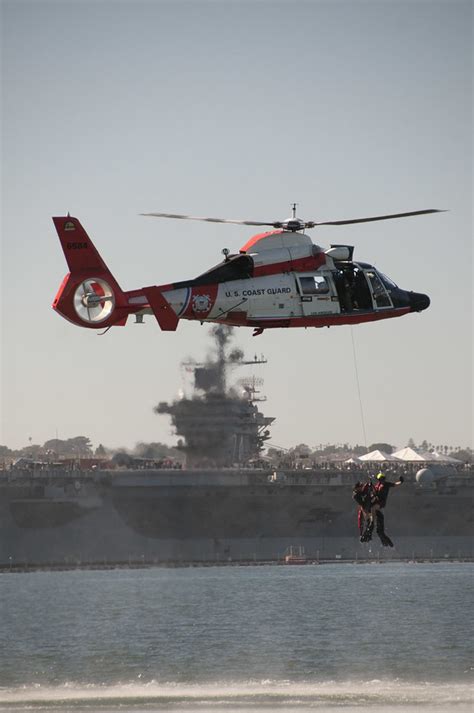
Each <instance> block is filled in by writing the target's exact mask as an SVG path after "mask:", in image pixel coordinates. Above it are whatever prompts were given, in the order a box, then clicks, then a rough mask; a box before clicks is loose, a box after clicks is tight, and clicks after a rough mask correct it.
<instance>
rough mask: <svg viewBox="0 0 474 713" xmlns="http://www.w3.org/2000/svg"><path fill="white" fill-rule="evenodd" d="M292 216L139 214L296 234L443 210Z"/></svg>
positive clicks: (294, 214)
mask: <svg viewBox="0 0 474 713" xmlns="http://www.w3.org/2000/svg"><path fill="white" fill-rule="evenodd" d="M292 212H293V215H292V217H291V218H287V219H286V220H282V221H280V220H275V221H259V220H234V219H231V218H209V217H203V216H196V215H181V214H177V213H141V215H144V216H147V217H151V218H176V219H179V220H203V221H206V222H207V223H232V224H234V225H255V226H268V227H272V228H282V229H283V230H289V231H291V232H296V231H299V230H305V229H306V228H317V227H318V226H320V225H351V224H353V223H372V222H374V221H377V220H393V219H394V218H409V217H411V216H416V215H428V214H429V213H444V212H445V211H444V210H439V209H437V208H428V209H427V210H414V211H409V212H407V213H390V214H387V215H373V216H369V217H367V218H350V219H347V220H324V221H316V220H300V218H297V217H296V204H293V208H292Z"/></svg>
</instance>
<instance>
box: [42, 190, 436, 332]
mask: <svg viewBox="0 0 474 713" xmlns="http://www.w3.org/2000/svg"><path fill="white" fill-rule="evenodd" d="M296 206H297V204H296V203H294V204H293V205H292V215H291V217H290V218H288V219H286V220H283V221H269V222H262V221H253V220H231V219H227V218H206V217H197V216H189V215H181V214H174V213H142V214H141V215H144V216H148V217H156V218H173V219H179V220H201V221H207V222H211V223H231V224H237V225H248V226H259V227H265V228H266V229H267V231H266V232H262V233H258V234H257V235H254V236H253V237H251V238H250V239H249V240H248V241H247V242H246V243H245V244H244V245H243V246H242V248H241V249H240V250H239V252H238V253H235V254H231V253H230V251H229V250H228V249H227V248H225V249H224V250H223V251H222V253H223V255H224V259H223V260H222V261H221V262H220V263H219V264H218V265H216V266H215V267H212V268H211V269H209V270H207V271H206V272H204V273H202V274H201V275H198V277H195V278H193V279H189V280H183V281H181V282H172V283H169V284H164V285H152V286H149V287H141V288H139V289H135V290H129V291H124V290H122V289H121V287H120V286H119V284H118V282H117V280H116V279H115V278H114V276H113V275H112V273H111V272H110V270H109V269H108V267H107V265H106V263H105V262H104V260H103V259H102V257H101V256H100V254H99V252H98V251H97V249H96V248H95V246H94V244H93V243H92V241H91V239H90V238H89V236H88V235H87V233H86V231H85V230H84V228H83V227H82V225H81V223H80V222H79V220H78V219H77V218H73V217H71V216H70V215H69V214H68V215H67V216H66V217H55V218H53V222H54V225H55V227H56V231H57V233H58V236H59V240H60V242H61V247H62V249H63V252H64V256H65V258H66V262H67V264H68V267H69V273H68V274H67V275H66V277H65V278H64V280H63V282H62V284H61V286H60V288H59V290H58V293H57V295H56V297H55V299H54V302H53V305H52V306H53V309H54V310H56V312H58V313H59V314H60V315H62V317H64V318H65V319H67V320H69V321H70V322H72V323H73V324H75V325H78V326H81V327H86V328H89V329H104V328H105V331H107V330H108V329H109V328H110V327H113V326H124V325H125V324H126V322H127V319H128V317H129V316H130V315H134V316H135V321H136V322H137V323H142V322H143V318H144V315H147V314H150V315H154V316H155V318H156V320H157V322H158V324H159V326H160V328H161V329H162V330H164V331H175V330H176V328H177V326H178V323H179V321H180V320H182V319H188V320H197V321H199V322H201V323H204V322H218V323H222V324H226V325H229V326H235V327H252V328H253V330H254V332H253V334H254V336H256V335H259V334H262V332H263V331H264V330H265V329H270V328H272V329H275V328H284V327H331V326H335V325H353V324H360V323H363V322H373V321H375V320H381V319H389V318H393V317H401V316H403V315H405V314H409V313H411V312H422V311H423V310H425V309H427V308H428V307H429V305H430V298H429V297H428V295H425V294H422V293H419V292H411V291H407V290H403V289H401V288H400V287H398V286H397V285H396V284H395V282H393V281H392V280H391V279H390V278H388V277H386V275H384V274H383V273H382V272H380V271H379V270H377V269H376V268H375V267H374V266H373V265H370V264H369V263H366V262H359V261H354V259H353V253H354V247H353V246H351V245H341V244H331V245H330V247H329V248H327V249H324V248H322V247H320V246H319V245H315V244H314V243H313V242H312V240H311V238H310V237H309V235H308V234H307V233H306V231H307V230H309V229H313V228H317V227H318V226H323V225H324V226H325V225H328V226H342V225H350V224H354V223H367V222H372V221H382V220H391V219H395V218H406V217H410V216H418V215H426V214H429V213H441V212H444V211H441V210H437V209H428V210H417V211H411V212H407V213H394V214H390V215H378V216H372V217H368V218H354V219H350V220H333V221H323V222H317V221H313V220H310V221H304V220H301V219H300V218H298V217H297V216H296ZM268 228H271V230H268ZM103 333H104V332H103Z"/></svg>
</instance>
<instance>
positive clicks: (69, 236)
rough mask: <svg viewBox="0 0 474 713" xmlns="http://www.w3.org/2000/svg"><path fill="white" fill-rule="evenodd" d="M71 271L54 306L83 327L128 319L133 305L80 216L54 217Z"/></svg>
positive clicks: (105, 324) (95, 326)
mask: <svg viewBox="0 0 474 713" xmlns="http://www.w3.org/2000/svg"><path fill="white" fill-rule="evenodd" d="M53 222H54V225H55V228H56V231H57V233H58V236H59V240H60V243H61V247H62V249H63V252H64V257H65V258H66V262H67V264H68V267H69V274H68V275H66V277H65V278H64V280H63V282H62V284H61V286H60V288H59V291H58V293H57V295H56V297H55V299H54V302H53V309H54V310H56V312H59V313H60V314H61V315H62V316H63V317H65V319H67V320H69V321H70V322H73V324H76V325H79V326H81V327H89V328H91V329H102V328H103V327H111V326H113V325H117V326H122V325H124V324H125V323H126V321H127V317H128V314H129V313H130V308H129V307H128V304H127V299H126V296H125V294H124V292H123V291H122V289H121V288H120V286H119V284H118V282H117V280H116V279H115V277H114V276H113V275H112V273H111V272H110V270H109V268H108V267H107V265H106V264H105V262H104V260H103V259H102V257H101V256H100V254H99V252H98V251H97V249H96V247H95V246H94V244H93V242H92V240H91V239H90V238H89V236H88V235H87V233H86V231H85V230H84V228H83V227H82V225H81V223H80V222H79V220H78V219H77V218H72V217H71V216H70V215H67V216H66V217H59V218H53Z"/></svg>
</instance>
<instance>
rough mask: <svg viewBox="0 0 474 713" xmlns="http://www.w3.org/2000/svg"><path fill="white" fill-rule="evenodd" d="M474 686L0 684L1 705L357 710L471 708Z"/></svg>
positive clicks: (272, 682) (13, 707)
mask: <svg viewBox="0 0 474 713" xmlns="http://www.w3.org/2000/svg"><path fill="white" fill-rule="evenodd" d="M472 703H473V688H472V686H470V685H468V684H466V683H443V684H441V683H432V682H423V683H421V682H419V683H413V682H412V683H409V682H403V681H399V680H395V681H387V680H382V679H372V680H367V681H342V682H338V681H322V682H317V683H316V682H301V683H295V682H290V681H281V680H278V681H276V680H271V679H267V680H262V681H246V682H235V681H229V682H216V683H206V684H204V683H202V684H191V683H190V684H182V683H169V682H168V683H159V682H157V681H150V682H148V683H141V682H133V683H123V684H116V685H108V684H106V683H104V684H100V685H99V684H78V683H65V684H63V685H60V686H46V685H40V684H35V685H24V686H20V687H16V688H0V709H1V710H16V711H18V710H26V709H30V710H31V709H36V710H45V709H48V708H49V709H53V708H54V710H61V709H70V708H74V710H78V709H81V708H84V709H88V710H90V709H91V708H93V709H105V708H109V709H112V710H115V709H116V708H118V707H120V709H121V710H124V708H125V709H127V708H128V709H129V710H138V709H139V708H142V709H144V708H146V710H153V709H154V710H157V711H158V710H167V709H168V707H169V706H170V707H172V709H173V710H180V709H186V710H187V711H188V712H189V711H190V710H191V706H192V707H193V710H196V711H204V710H206V707H211V708H212V710H213V711H215V712H216V713H217V711H219V710H222V711H231V710H239V711H241V712H242V711H246V710H259V709H262V710H263V709H266V710H278V711H283V710H285V711H290V710H294V711H302V710H317V711H323V710H337V709H338V708H344V709H346V710H350V709H353V710H357V709H361V708H363V707H365V708H367V707H369V708H370V709H371V710H372V711H375V710H384V711H388V710H390V709H391V708H392V707H396V710H398V711H399V712H400V713H401V711H408V710H410V709H411V708H415V707H416V708H417V709H418V710H419V709H420V708H421V709H422V708H425V709H426V708H429V709H430V710H433V709H435V710H440V711H447V710H448V709H451V707H453V709H454V707H455V710H456V711H458V712H459V713H461V711H464V710H470V709H471V706H472Z"/></svg>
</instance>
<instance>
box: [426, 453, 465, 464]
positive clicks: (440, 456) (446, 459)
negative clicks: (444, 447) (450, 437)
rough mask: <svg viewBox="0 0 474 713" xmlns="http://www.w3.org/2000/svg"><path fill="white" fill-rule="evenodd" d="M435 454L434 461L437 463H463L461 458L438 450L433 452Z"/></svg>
mask: <svg viewBox="0 0 474 713" xmlns="http://www.w3.org/2000/svg"><path fill="white" fill-rule="evenodd" d="M431 455H432V456H433V461H436V463H457V464H458V465H461V464H462V460H459V458H453V457H452V456H447V455H445V454H444V453H438V451H434V452H433V453H431Z"/></svg>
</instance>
